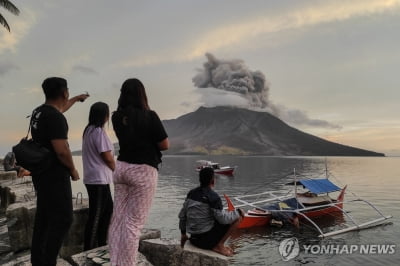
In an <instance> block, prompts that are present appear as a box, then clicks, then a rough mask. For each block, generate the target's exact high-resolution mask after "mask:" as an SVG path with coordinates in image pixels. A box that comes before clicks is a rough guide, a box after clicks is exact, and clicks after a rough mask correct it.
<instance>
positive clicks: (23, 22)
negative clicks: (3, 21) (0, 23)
mask: <svg viewBox="0 0 400 266" xmlns="http://www.w3.org/2000/svg"><path fill="white" fill-rule="evenodd" d="M35 24H36V15H35V14H34V12H33V11H31V10H29V9H27V8H26V9H24V10H23V11H22V12H21V14H20V15H19V16H18V17H15V18H13V17H10V19H9V25H10V27H11V32H8V31H6V30H0V55H1V54H2V53H4V52H5V51H11V52H15V51H16V49H17V46H18V44H19V43H20V42H21V41H22V40H23V39H24V37H25V36H26V35H27V34H28V33H29V30H30V29H31V27H33V25H35Z"/></svg>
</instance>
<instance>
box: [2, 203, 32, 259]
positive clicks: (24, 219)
mask: <svg viewBox="0 0 400 266" xmlns="http://www.w3.org/2000/svg"><path fill="white" fill-rule="evenodd" d="M35 212H36V202H35V201H29V202H23V203H14V204H11V205H10V206H9V207H8V209H7V212H6V217H7V227H8V236H9V239H10V246H11V249H12V250H13V251H14V252H18V251H21V250H25V249H29V248H30V247H31V242H32V232H33V221H34V217H35Z"/></svg>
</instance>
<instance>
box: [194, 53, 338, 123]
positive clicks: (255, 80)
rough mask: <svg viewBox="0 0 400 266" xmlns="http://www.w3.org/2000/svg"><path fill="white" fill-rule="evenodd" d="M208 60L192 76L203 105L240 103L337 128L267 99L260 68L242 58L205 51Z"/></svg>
mask: <svg viewBox="0 0 400 266" xmlns="http://www.w3.org/2000/svg"><path fill="white" fill-rule="evenodd" d="M205 56H206V57H207V62H205V63H204V64H203V68H200V69H197V74H196V75H195V76H194V77H193V78H192V81H193V83H194V85H195V86H196V87H197V88H199V90H198V91H199V92H200V94H201V101H202V102H203V104H204V105H205V106H209V107H211V106H240V107H245V108H248V109H257V110H260V109H261V111H266V112H270V113H271V114H273V115H275V116H277V117H279V118H280V119H282V120H284V121H285V122H287V123H291V124H296V125H303V126H304V125H306V126H313V127H322V128H333V129H340V128H341V127H340V126H338V125H334V124H331V123H329V122H328V121H324V120H319V119H311V118H309V117H308V115H307V114H306V113H305V112H303V111H301V110H296V109H289V108H287V107H285V106H283V105H276V104H273V103H272V102H271V101H270V99H269V91H270V87H269V83H268V81H267V80H266V78H265V75H264V74H263V73H262V72H261V71H258V70H257V71H252V70H250V69H249V68H248V67H247V65H246V64H245V63H244V61H243V60H240V59H232V60H223V59H218V58H216V57H215V56H214V55H213V54H211V53H206V54H205Z"/></svg>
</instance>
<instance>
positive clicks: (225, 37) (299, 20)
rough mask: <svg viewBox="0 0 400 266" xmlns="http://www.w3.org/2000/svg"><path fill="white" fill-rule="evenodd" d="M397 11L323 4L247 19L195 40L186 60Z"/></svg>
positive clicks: (397, 4) (385, 6)
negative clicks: (264, 37) (254, 40)
mask: <svg viewBox="0 0 400 266" xmlns="http://www.w3.org/2000/svg"><path fill="white" fill-rule="evenodd" d="M313 4H315V3H313ZM399 8H400V1H399V0H386V1H384V0H371V1H365V0H358V1H340V2H338V1H324V2H323V4H319V5H315V6H312V7H305V8H301V9H298V10H294V11H289V12H288V13H283V14H282V13H281V14H277V15H276V16H274V17H271V16H262V17H256V18H250V19H249V20H248V21H245V22H243V21H242V22H240V23H237V24H233V25H232V24H230V25H228V26H221V27H217V28H216V29H215V30H213V31H211V32H208V33H206V34H205V35H203V36H201V37H200V38H198V39H197V40H196V41H195V43H196V44H195V46H194V47H193V48H192V49H191V51H190V52H189V53H187V54H186V55H185V57H186V59H187V60H192V59H194V58H198V57H200V56H202V55H203V54H205V53H206V52H207V51H210V50H213V51H215V50H217V49H221V48H224V47H228V46H231V45H234V44H237V43H239V42H242V41H245V40H248V39H251V38H255V37H256V36H258V35H262V34H268V33H275V32H280V31H284V30H290V29H298V28H302V27H309V26H313V25H318V24H322V23H328V22H331V21H344V20H348V19H351V18H354V17H360V16H365V15H373V14H379V13H383V12H387V11H390V10H393V9H399Z"/></svg>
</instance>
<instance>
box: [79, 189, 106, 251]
mask: <svg viewBox="0 0 400 266" xmlns="http://www.w3.org/2000/svg"><path fill="white" fill-rule="evenodd" d="M85 187H86V190H87V192H88V195H89V217H88V220H87V222H86V226H85V235H84V236H85V237H84V244H83V250H90V249H93V248H96V247H97V245H96V242H97V241H96V240H97V230H98V221H99V217H100V208H101V201H102V199H101V196H102V195H101V193H100V188H99V186H98V185H89V184H85Z"/></svg>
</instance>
